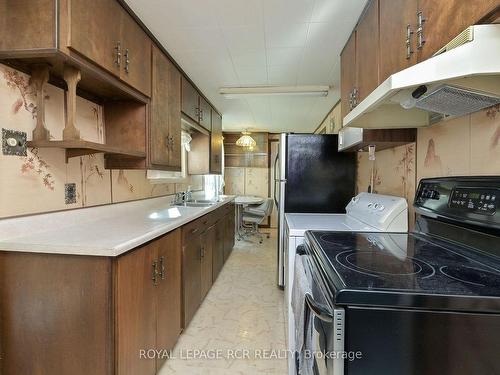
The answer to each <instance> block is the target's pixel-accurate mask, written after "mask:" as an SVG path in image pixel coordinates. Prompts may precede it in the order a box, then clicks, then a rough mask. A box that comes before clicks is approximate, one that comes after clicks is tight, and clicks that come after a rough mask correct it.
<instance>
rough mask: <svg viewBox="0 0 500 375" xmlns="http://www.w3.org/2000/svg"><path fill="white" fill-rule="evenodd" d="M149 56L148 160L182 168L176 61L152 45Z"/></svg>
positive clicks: (178, 84)
mask: <svg viewBox="0 0 500 375" xmlns="http://www.w3.org/2000/svg"><path fill="white" fill-rule="evenodd" d="M152 56H153V58H152V61H153V63H152V78H153V79H152V95H151V121H150V137H149V138H150V139H149V143H150V155H149V157H150V161H151V164H155V165H161V166H164V167H165V169H168V170H174V171H180V170H181V100H180V95H181V77H180V73H179V71H178V70H177V68H176V67H175V65H174V64H173V63H172V62H171V61H170V60H169V59H168V58H167V57H166V56H165V55H164V54H163V53H162V52H161V51H160V50H159V49H158V48H157V47H155V46H153V55H152Z"/></svg>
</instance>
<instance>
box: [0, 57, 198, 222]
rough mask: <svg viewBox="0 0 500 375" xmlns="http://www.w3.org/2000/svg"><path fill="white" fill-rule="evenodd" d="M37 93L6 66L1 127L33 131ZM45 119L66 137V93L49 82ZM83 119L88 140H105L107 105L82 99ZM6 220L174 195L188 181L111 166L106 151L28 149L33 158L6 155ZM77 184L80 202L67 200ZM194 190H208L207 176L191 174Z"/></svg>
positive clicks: (1, 208) (1, 196) (0, 210)
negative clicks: (73, 154) (156, 178)
mask: <svg viewBox="0 0 500 375" xmlns="http://www.w3.org/2000/svg"><path fill="white" fill-rule="evenodd" d="M35 99H36V92H35V91H34V90H33V88H32V86H31V83H30V77H29V75H26V74H24V73H22V72H19V71H17V70H14V69H11V68H10V67H7V66H5V65H1V64H0V103H2V105H1V106H0V127H1V128H4V129H9V130H18V131H23V132H26V133H27V137H28V140H30V139H31V134H32V131H33V129H34V127H35V123H36V116H37V108H36V100H35ZM45 103H46V109H45V119H46V124H47V127H48V129H49V130H50V134H51V138H52V139H55V140H57V139H62V131H63V128H64V117H65V115H64V91H63V90H61V89H59V88H57V87H55V86H52V85H46V88H45ZM77 123H78V127H79V129H80V134H81V137H82V138H83V139H86V140H88V141H93V142H100V143H103V142H105V132H104V116H103V108H102V107H101V106H100V105H97V104H95V103H93V102H90V101H88V100H86V99H83V98H80V97H78V98H77ZM0 170H1V171H2V177H1V179H0V218H2V217H9V216H16V215H24V214H31V213H39V212H47V211H55V210H63V209H68V208H78V207H88V206H94V205H100V204H109V203H114V202H123V201H127V200H136V199H142V198H148V197H155V196H161V195H169V194H172V193H174V192H175V191H176V189H177V190H179V189H184V188H185V187H186V185H188V184H185V185H184V184H177V185H176V184H173V183H161V184H152V183H150V182H149V180H148V179H147V178H146V171H135V170H119V171H118V170H113V171H110V170H107V169H105V168H104V156H103V155H102V154H95V155H87V156H82V157H77V158H71V159H69V161H68V163H67V164H66V160H65V153H64V150H61V149H55V148H53V149H52V148H44V149H36V148H32V149H28V151H27V156H25V157H19V156H10V155H3V153H0ZM71 183H74V184H76V201H75V202H74V203H69V204H66V200H65V184H71ZM189 185H191V186H192V188H193V190H198V189H202V178H201V176H191V178H190V182H189Z"/></svg>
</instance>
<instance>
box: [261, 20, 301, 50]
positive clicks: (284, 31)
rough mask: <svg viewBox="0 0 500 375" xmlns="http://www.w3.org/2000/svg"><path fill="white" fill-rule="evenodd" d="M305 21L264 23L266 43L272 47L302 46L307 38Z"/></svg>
mask: <svg viewBox="0 0 500 375" xmlns="http://www.w3.org/2000/svg"><path fill="white" fill-rule="evenodd" d="M308 26H309V25H308V24H307V23H287V22H285V23H283V22H281V23H276V24H272V25H266V44H267V47H269V48H274V47H303V46H304V45H305V43H306V39H307V30H308Z"/></svg>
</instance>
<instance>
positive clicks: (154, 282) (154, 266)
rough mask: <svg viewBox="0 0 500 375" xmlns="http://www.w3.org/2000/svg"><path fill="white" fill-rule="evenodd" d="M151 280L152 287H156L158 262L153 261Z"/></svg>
mask: <svg viewBox="0 0 500 375" xmlns="http://www.w3.org/2000/svg"><path fill="white" fill-rule="evenodd" d="M151 280H153V285H154V286H156V285H158V261H157V260H156V259H155V260H153V270H152V271H151Z"/></svg>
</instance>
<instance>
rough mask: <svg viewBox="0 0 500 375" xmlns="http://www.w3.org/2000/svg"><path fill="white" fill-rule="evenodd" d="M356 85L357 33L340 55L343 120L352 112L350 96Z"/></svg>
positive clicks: (354, 33) (352, 36)
mask: <svg viewBox="0 0 500 375" xmlns="http://www.w3.org/2000/svg"><path fill="white" fill-rule="evenodd" d="M355 85H356V31H353V33H352V34H351V37H350V38H349V40H348V41H347V43H346V45H345V47H344V49H343V50H342V53H341V54H340V93H341V105H342V119H343V118H344V117H345V116H346V115H347V114H348V113H349V112H350V111H351V108H350V107H351V104H350V99H351V98H350V96H351V93H352V90H353V89H354V86H355Z"/></svg>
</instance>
